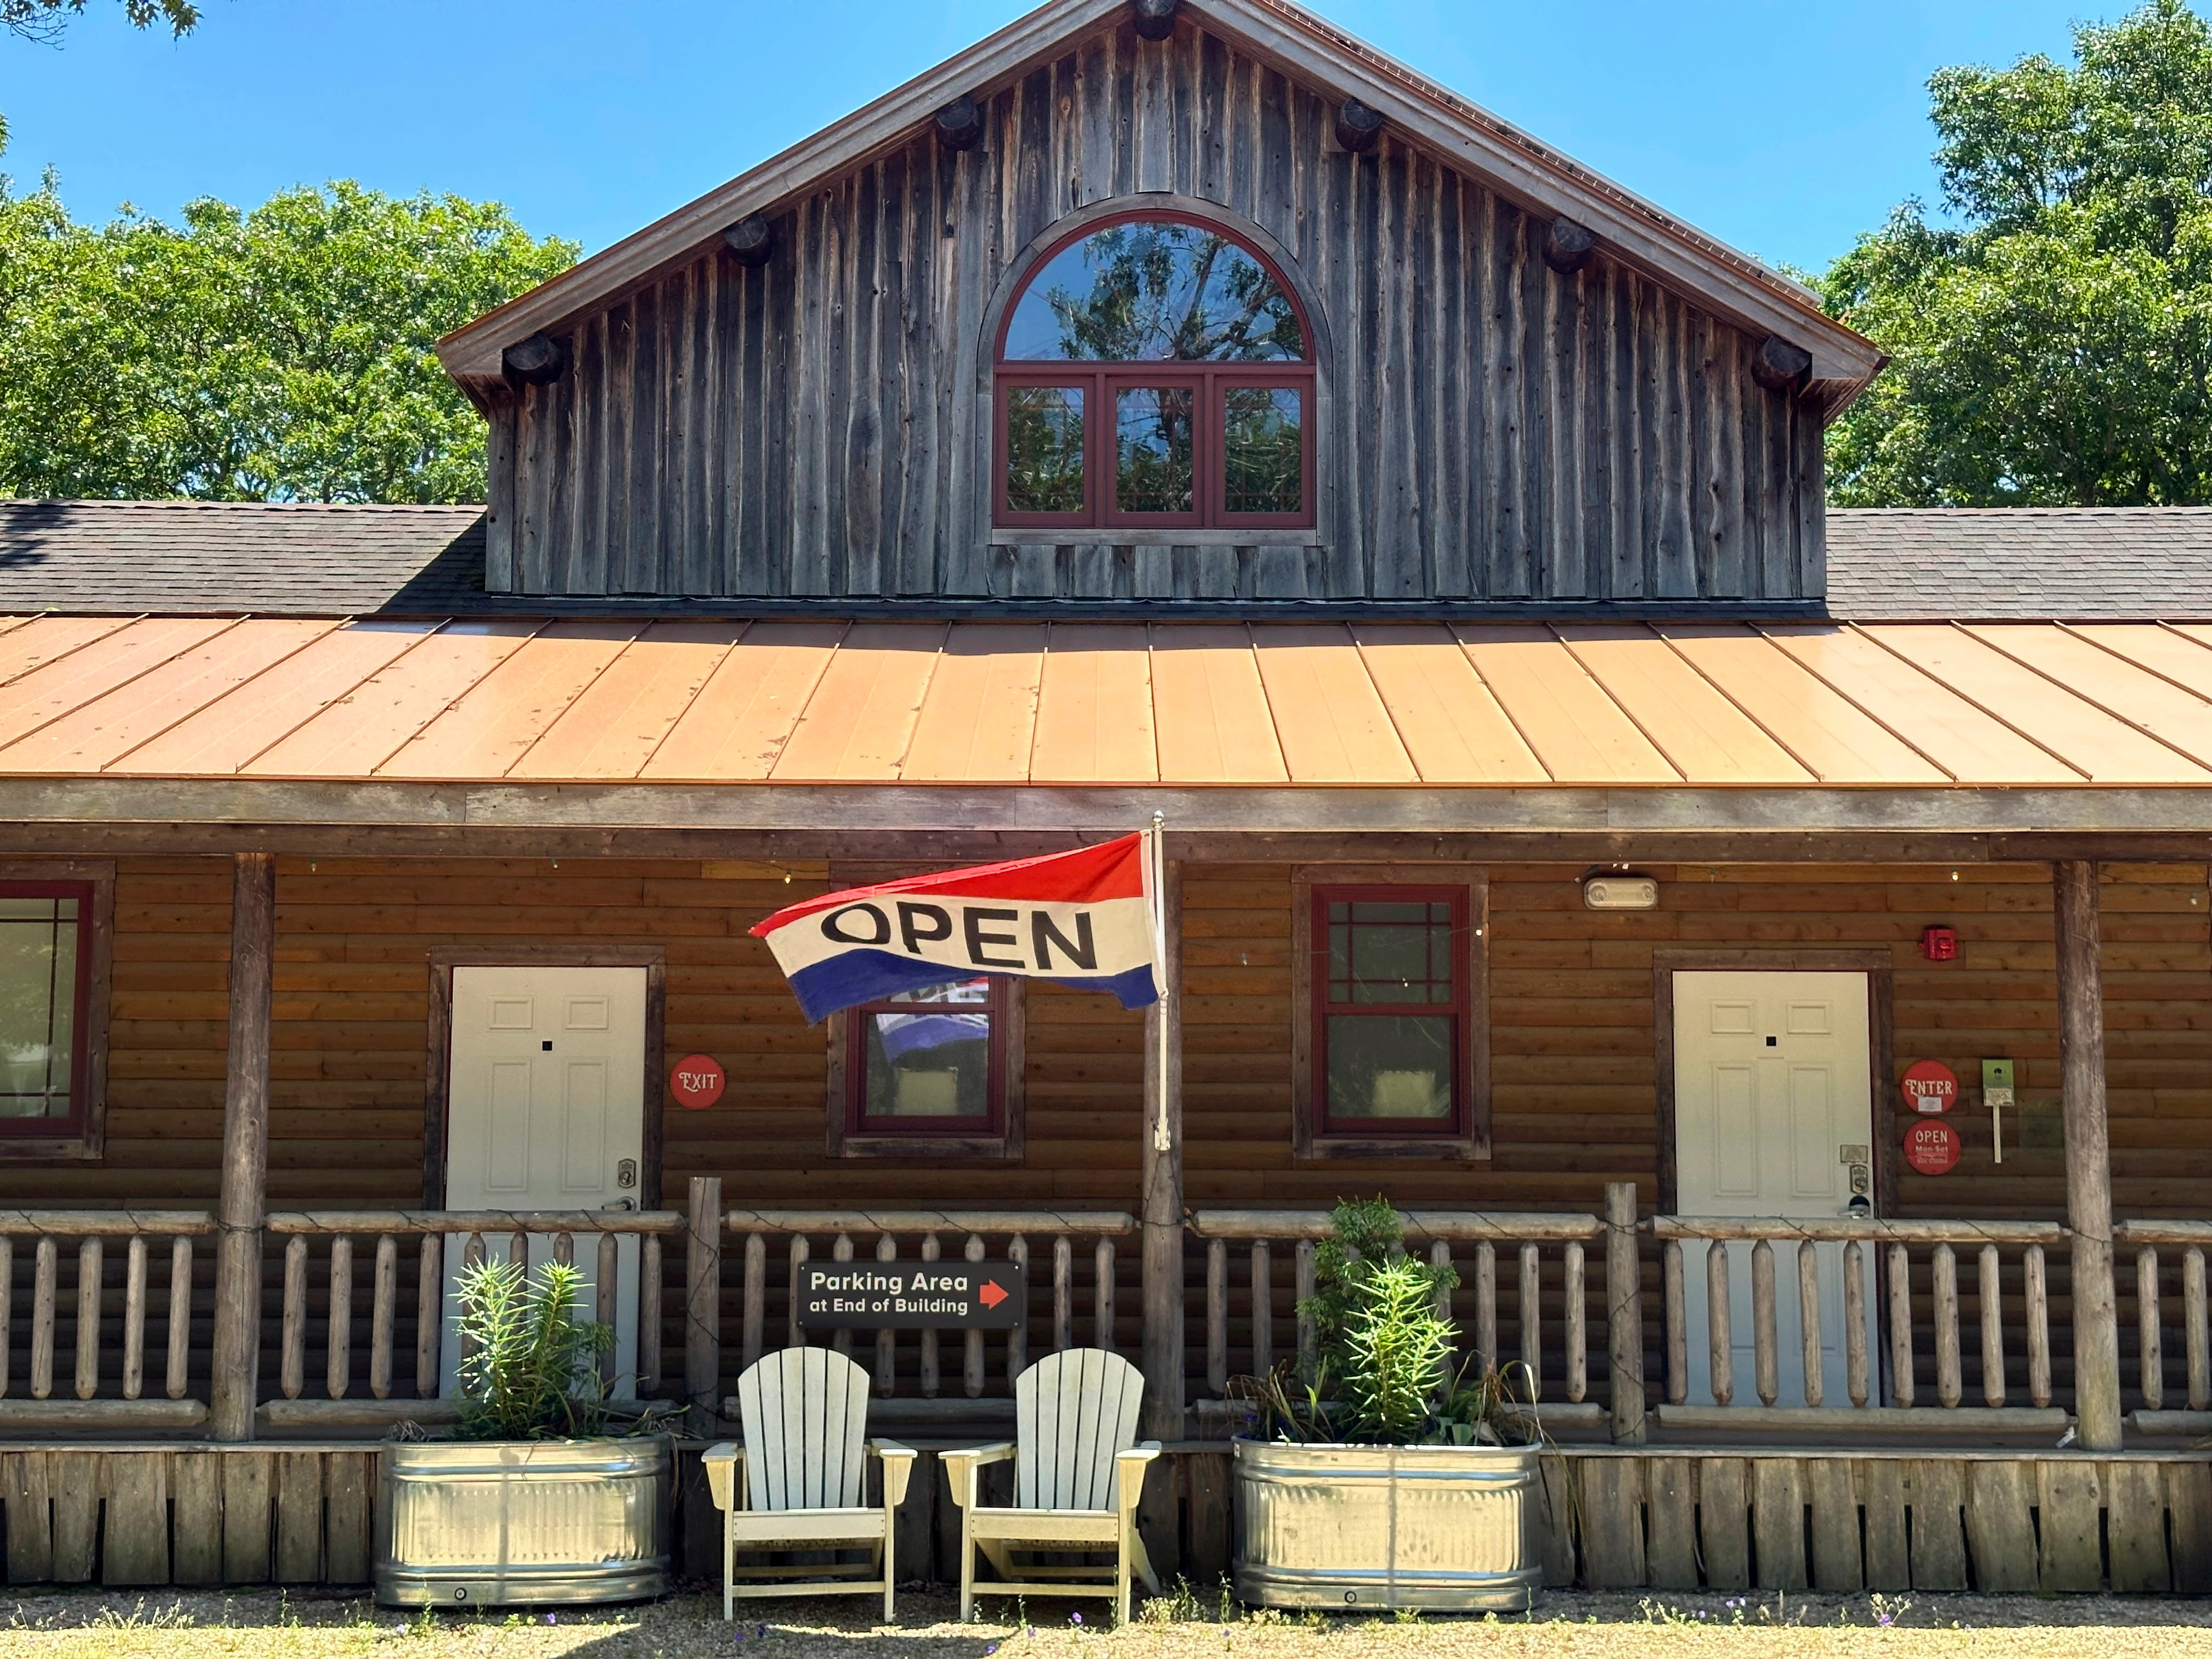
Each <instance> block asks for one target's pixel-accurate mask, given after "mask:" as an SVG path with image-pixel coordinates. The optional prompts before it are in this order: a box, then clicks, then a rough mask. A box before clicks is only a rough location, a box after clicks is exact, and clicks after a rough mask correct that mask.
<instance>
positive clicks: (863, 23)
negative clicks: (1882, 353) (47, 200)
mask: <svg viewBox="0 0 2212 1659" xmlns="http://www.w3.org/2000/svg"><path fill="white" fill-rule="evenodd" d="M203 3H204V8H205V13H206V19H205V21H204V23H203V24H202V26H201V27H200V29H199V31H198V32H197V33H195V34H193V35H191V36H188V37H187V38H186V39H185V40H182V41H179V42H174V43H173V42H171V41H170V40H168V39H167V37H166V36H163V35H160V34H151V35H140V34H137V33H135V32H133V31H132V30H131V29H129V28H128V27H125V26H124V24H123V22H122V21H121V10H122V9H121V6H120V5H119V4H118V3H116V0H90V7H89V9H88V12H87V14H86V15H85V16H84V17H82V19H80V20H78V21H77V22H76V24H75V25H74V26H73V27H71V29H70V33H69V34H68V35H67V37H66V39H65V40H64V44H63V45H62V46H61V47H60V48H59V49H58V50H57V49H54V48H52V47H47V46H38V45H34V44H31V43H28V42H24V41H20V40H13V39H9V38H5V37H0V112H5V113H6V115H7V118H8V120H9V125H10V126H11V127H12V128H13V130H14V136H13V142H12V144H11V146H10V149H9V153H8V155H7V156H6V158H5V160H4V161H0V167H5V168H6V169H7V170H8V171H9V172H11V173H14V174H15V177H16V179H17V181H18V184H19V185H21V184H24V183H27V182H28V181H29V180H30V179H33V178H35V177H36V176H37V174H38V173H39V172H40V169H41V168H43V167H46V166H47V165H49V164H51V165H52V166H53V167H56V168H58V171H59V173H60V174H61V182H62V192H63V195H64V199H65V200H66V201H67V202H68V203H69V204H70V208H71V210H73V211H74V212H75V214H76V216H78V217H79V218H102V217H105V216H106V215H107V214H108V213H110V212H111V211H112V210H113V209H114V208H115V206H116V205H117V204H119V203H121V202H124V201H126V200H127V201H129V202H131V203H133V204H136V205H137V206H138V207H139V208H141V209H143V210H146V211H149V212H151V213H155V214H161V215H171V214H173V213H174V212H175V211H176V210H177V208H178V207H179V205H180V204H182V203H184V202H185V201H187V200H189V199H191V197H195V196H200V195H215V196H220V197H226V198H228V199H229V200H232V201H237V202H246V203H252V202H257V201H259V200H260V199H262V198H263V197H265V196H267V195H268V194H269V193H270V191H273V190H276V189H278V188H280V187H282V186H284V185H292V184H296V183H302V182H310V183H312V182H319V181H320V180H323V179H331V178H346V177H349V178H355V179H360V180H362V182H363V183H365V184H368V185H374V186H375V187H377V188H379V189H382V190H387V191H395V192H400V193H410V192H412V191H416V190H417V189H420V188H423V187H426V186H427V187H428V188H430V189H433V190H437V191H459V192H460V193H462V194H464V195H467V196H471V197H494V198H496V199H498V200H501V201H503V202H505V203H507V204H508V206H509V207H510V208H511V209H513V211H514V212H515V214H516V215H517V216H518V217H520V219H521V221H522V222H524V223H525V224H526V225H527V226H528V227H529V228H531V229H532V230H533V231H535V232H537V233H538V234H556V233H557V234H562V235H566V236H572V237H574V238H576V239H577V240H580V241H581V242H582V243H583V244H584V246H585V247H586V249H587V250H589V249H594V248H599V247H602V246H605V245H606V244H607V243H608V242H610V241H612V240H616V239H617V238H618V237H620V236H622V235H623V234H627V233H628V232H629V231H630V230H633V229H635V228H637V227H639V226H641V225H642V224H645V223H646V222H648V221H650V220H653V219H654V218H657V217H659V216H660V215H661V214H663V213H665V212H666V211H668V210H670V209H671V208H674V207H677V206H678V205H680V204H683V203H684V202H686V201H689V200H690V199H691V198H692V197H695V196H697V195H699V194H700V193H702V191H706V190H708V189H709V188H710V187H712V186H713V185H716V184H719V183H720V182H721V181H722V180H723V179H726V178H729V177H730V176H732V174H734V173H739V172H742V171H743V170H744V168H745V167H749V166H750V165H751V164H752V163H754V162H756V161H760V160H761V159H763V157H766V156H768V155H773V154H775V152H776V151H777V150H779V149H782V148H784V147H785V146H786V145H787V144H789V143H793V141H795V140H797V139H799V138H801V137H805V135H806V134H807V133H809V132H811V131H814V130H815V129H816V128H817V127H819V126H822V125H825V124H827V123H829V122H830V121H832V120H835V119H836V118H837V117H838V116H840V115H842V114H843V113H845V112H847V111H848V110H850V109H853V108H854V107H855V106H859V105H860V104H863V103H865V102H866V101H867V100H870V99H872V98H873V97H875V96H876V95H877V94H879V93H882V92H884V91H886V90H888V89H889V88H891V87H893V86H896V85H897V84H898V83H899V82H902V81H903V80H906V79H907V78H908V77H909V76H912V75H914V74H915V73H917V72H918V71H920V70H922V69H924V68H927V66H928V65H930V64H933V63H935V62H937V61H938V60H939V58H944V57H946V56H948V55H950V54H951V53H952V52H955V51H957V50H958V49H959V48H960V47H961V46H965V45H967V44H968V43H969V42H970V41H973V40H976V39H978V38H980V37H981V36H982V35H984V34H986V33H989V32H990V31H991V30H993V29H994V28H996V27H1000V25H1001V24H1003V23H1005V22H1006V21H1010V20H1011V19H1012V18H1013V17H1015V16H1017V15H1019V14H1020V12H1021V11H1023V10H1024V9H1026V6H1025V4H1024V3H1023V0H806V3H802V4H799V5H780V4H768V5H763V4H758V3H752V0H722V3H708V0H658V3H650V4H641V3H622V0H597V3H588V4H587V3H580V0H203ZM1320 9H1322V11H1323V12H1324V13H1325V14H1326V15H1328V16H1329V17H1330V18H1331V19H1332V20H1333V21H1335V22H1337V23H1339V24H1340V25H1342V26H1343V27H1346V28H1349V29H1350V30H1352V32H1353V33H1358V34H1359V35H1362V36H1364V38H1366V39H1367V40H1370V41H1372V42H1374V43H1375V44H1376V46H1380V47H1382V48H1383V50H1385V51H1387V52H1391V53H1393V54H1394V55H1395V56H1397V57H1399V58H1403V59H1405V60H1406V61H1407V62H1408V63H1411V64H1413V65H1414V66H1415V67H1417V68H1419V69H1420V70H1424V71H1425V72H1426V73H1427V74H1429V75H1431V76H1434V77H1435V78H1436V79H1437V80H1439V81H1442V82H1443V83H1444V84H1445V85H1447V86H1449V87H1451V88H1455V90H1457V91H1459V92H1462V93H1463V94H1467V95H1468V96H1469V97H1472V98H1474V99H1475V100H1477V101H1479V102H1480V103H1482V104H1484V105H1486V106H1488V107H1489V108H1491V109H1492V110H1493V111H1495V112H1497V113H1498V114H1500V115H1502V116H1504V117H1505V118H1507V119H1508V120H1510V121H1513V122H1515V123H1516V124H1517V125H1521V126H1522V127H1524V128H1526V129H1527V130H1528V131H1531V132H1533V133H1534V134H1535V135H1536V136H1537V137H1540V138H1541V139H1543V140H1544V141H1546V142H1547V143H1550V144H1553V145H1554V146H1556V147H1557V148H1559V149H1563V150H1565V151H1566V152H1567V153H1568V154H1569V155H1573V156H1575V157H1577V159H1579V160H1580V161H1583V162H1585V163H1587V164H1589V165H1590V166H1592V167H1596V168H1597V169H1599V170H1600V171H1601V172H1603V173H1608V174H1610V175H1611V176H1612V177H1613V178H1614V179H1618V180H1619V181H1620V182H1621V183H1622V184H1624V185H1627V186H1628V187H1629V188H1631V189H1632V190H1634V191H1638V192H1639V193H1641V194H1643V195H1644V196H1646V197H1650V198H1651V199H1652V200H1654V201H1656V202H1657V203H1658V204H1660V205H1662V207H1665V208H1667V209H1668V210H1670V211H1672V212H1674V213H1677V214H1680V216H1683V217H1685V218H1686V219H1688V220H1689V221H1691V222H1692V223H1694V224H1697V225H1699V226H1701V227H1703V228H1705V230H1707V231H1709V232H1711V234H1715V235H1717V236H1719V237H1721V238H1723V240H1727V241H1729V242H1732V243H1734V244H1735V246H1738V247H1741V248H1742V249H1744V250H1746V251H1747V252H1753V253H1755V254H1758V255H1759V256H1760V257H1761V258H1766V259H1769V260H1775V261H1786V262H1789V263H1790V264H1798V265H1803V266H1810V267H1816V268H1817V267H1819V266H1820V265H1823V264H1826V262H1827V261H1828V260H1829V259H1830V258H1832V257H1833V256H1834V255H1836V254H1837V253H1838V252H1842V251H1843V250H1844V248H1846V247H1848V246H1850V241H1851V239H1852V237H1853V236H1854V235H1855V234H1857V232H1859V231H1860V230H1862V229H1865V228H1869V227H1871V226H1873V225H1875V224H1876V223H1878V222H1880V220H1881V217H1882V216H1883V215H1885V214H1886V213H1887V211H1888V210H1889V209H1890V207H1891V206H1892V205H1893V204H1895V203H1896V202H1897V201H1899V199H1901V198H1902V197H1906V196H1910V195H1915V194H1917V195H1921V196H1924V197H1930V198H1932V197H1933V196H1934V194H1935V179H1934V174H1933V173H1932V171H1931V169H1930V167H1929V160H1928V155H1929V149H1930V142H1931V141H1930V135H1929V129H1928V125H1927V113H1926V112H1927V100H1926V96H1925V94H1924V92H1923V83H1924V82H1926V80H1927V78H1928V76H1929V73H1930V72H1931V71H1933V70H1935V69H1936V68H1938V67H1939V66H1941V65H1942V64H1951V63H1960V62H1980V63H2009V62H2011V61H2012V60H2013V59H2014V58H2017V57H2019V56H2021V55H2022V54H2023V53H2027V52H2049V53H2051V54H2053V55H2054V56H2059V57H2062V58H2063V56H2065V55H2066V53H2067V52H2068V50H2069V40H2070V33H2069V23H2070V22H2071V21H2072V20H2074V19H2075V18H2079V17H2081V16H2084V15H2087V16H2089V17H2092V18H2109V17H2112V16H2115V15H2118V14H2119V13H2120V12H2121V11H2123V10H2124V9H2127V8H2126V4H2125V0H2106V3H2105V4H2103V5H2098V4H2096V3H2095V0H2088V3H2084V0H1826V3H1825V4H1808V3H1806V0H1766V3H1759V0H1691V3H1682V0H1674V3H1667V0H1657V3H1654V0H1635V3H1625V0H1581V3H1579V4H1577V5H1575V6H1573V7H1571V8H1569V7H1565V6H1559V5H1556V4H1553V5H1545V4H1541V3H1539V4H1530V3H1528V0H1514V3H1455V0H1324V3H1322V5H1321V7H1320Z"/></svg>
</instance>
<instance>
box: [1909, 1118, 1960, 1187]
mask: <svg viewBox="0 0 2212 1659" xmlns="http://www.w3.org/2000/svg"><path fill="white" fill-rule="evenodd" d="M1905 1162H1906V1163H1907V1164H1911V1166H1912V1172H1913V1173H1914V1174H1915V1175H1926V1176H1939V1175H1948V1174H1950V1173H1951V1171H1952V1170H1954V1169H1956V1168H1957V1167H1958V1165H1959V1132H1958V1131H1957V1130H1956V1129H1954V1128H1953V1127H1951V1126H1950V1125H1949V1124H1948V1123H1945V1122H1943V1121H1941V1120H1940V1119H1939V1120H1937V1121H1936V1122H1933V1123H1916V1124H1914V1125H1913V1126H1912V1127H1911V1128H1909V1129H1907V1130H1906V1131H1905Z"/></svg>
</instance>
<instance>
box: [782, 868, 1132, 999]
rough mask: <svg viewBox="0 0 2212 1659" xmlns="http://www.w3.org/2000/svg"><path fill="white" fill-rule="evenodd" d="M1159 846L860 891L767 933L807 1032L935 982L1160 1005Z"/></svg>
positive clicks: (804, 907) (804, 909) (817, 903)
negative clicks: (995, 979) (1038, 985)
mask: <svg viewBox="0 0 2212 1659" xmlns="http://www.w3.org/2000/svg"><path fill="white" fill-rule="evenodd" d="M1154 842H1155V835H1154V834H1153V833H1140V834H1137V835H1130V836H1121V838H1120V839H1119V840H1117V841H1109V842H1103V843H1102V844H1100V845H1099V846H1097V847H1086V848H1082V849H1081V850H1080V851H1078V852H1073V853H1053V854H1048V855H1046V856H1045V857H1042V858H1034V859H1015V860H1012V861H1011V862H1008V863H1006V864H982V865H977V866H975V867H974V868H972V869H968V870H949V871H946V872H944V873H943V874H941V875H934V876H909V877H908V878H906V879H905V880H903V881H887V882H884V884H881V885H880V886H876V887H851V888H848V889H846V890H844V891H843V892H842V893H826V894H824V895H823V896H822V897H820V898H813V899H806V900H804V901H802V902H799V903H797V904H793V905H789V906H787V907H786V908H783V909H781V910H779V911H777V912H776V913H775V915H772V916H770V917H769V919H768V920H767V921H763V922H762V923H761V924H760V925H759V926H758V927H755V928H754V929H753V930H752V931H753V936H754V937H755V938H756V939H766V940H767V941H768V948H769V950H770V951H772V952H774V953H775V963H776V966H777V967H779V968H781V969H783V973H784V977H785V978H787V979H788V980H789V981H791V988H792V990H793V993H794V994H796V995H797V996H798V998H799V1007H800V1008H801V1009H802V1010H803V1011H804V1012H805V1015H806V1018H807V1020H808V1022H809V1023H810V1024H811V1023H812V1022H814V1021H817V1020H820V1019H822V1018H825V1017H826V1016H828V1015H830V1014H834V1013H836V1012H837V1011H838V1010H839V1009H841V1008H851V1007H855V1006H858V1005H860V1003H863V1002H872V1001H874V1000H877V999H878V998H879V997H887V996H892V995H895V994H897V993H899V992H901V991H915V990H919V989H921V987H923V986H925V985H941V984H944V983H945V982H946V981H951V980H963V979H973V978H975V977H976V976H977V975H982V974H1011V975H1016V976H1018V977H1020V978H1024V979H1048V980H1053V981H1057V982H1058V983H1060V984H1062V985H1073V986H1074V987H1077V988H1079V989H1080V990H1085V991H1104V992H1107V993H1109V994H1111V995H1113V996H1115V998H1117V999H1119V1000H1120V1001H1121V1006H1123V1007H1124V1008H1142V1007H1145V1006H1147V1005H1149V1004H1151V1003H1153V1002H1156V1001H1158V1000H1159V987H1160V985H1161V982H1162V981H1163V978H1164V975H1163V974H1162V973H1161V972H1160V970H1159V966H1158V964H1159V960H1160V957H1159V951H1160V936H1159V920H1160V918H1159V912H1158V902H1157V894H1158V888H1157V884H1156V881H1155V878H1154V874H1153V866H1154V862H1155V858H1156V847H1155V845H1154Z"/></svg>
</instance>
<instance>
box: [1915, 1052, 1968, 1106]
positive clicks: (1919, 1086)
mask: <svg viewBox="0 0 2212 1659" xmlns="http://www.w3.org/2000/svg"><path fill="white" fill-rule="evenodd" d="M1905 1100H1906V1101H1907V1102H1908V1103H1911V1107H1912V1109H1913V1110H1914V1111H1916V1112H1930V1113H1933V1112H1948V1111H1949V1110H1950V1109H1951V1108H1952V1107H1954V1106H1955V1105H1957V1104H1958V1103H1959V1074H1958V1073H1956V1072H1954V1071H1953V1070H1952V1069H1951V1068H1950V1067H1949V1066H1946V1065H1945V1064H1944V1063H1943V1062H1942V1060H1915V1061H1914V1062H1913V1063H1912V1064H1911V1066H1907V1067H1906V1068H1905Z"/></svg>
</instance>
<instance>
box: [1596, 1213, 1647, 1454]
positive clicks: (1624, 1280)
mask: <svg viewBox="0 0 2212 1659" xmlns="http://www.w3.org/2000/svg"><path fill="white" fill-rule="evenodd" d="M1605 1306H1606V1322H1605V1323H1606V1353H1607V1363H1608V1364H1609V1366H1610V1368H1611V1370H1612V1373H1613V1439H1614V1440H1615V1441H1617V1442H1620V1443H1623V1444H1630V1445H1633V1444H1640V1443H1642V1442H1643V1440H1644V1262H1643V1256H1642V1252H1641V1251H1639V1250H1638V1249H1637V1242H1636V1183H1635V1182H1632V1181H1608V1182H1606V1185H1605Z"/></svg>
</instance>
